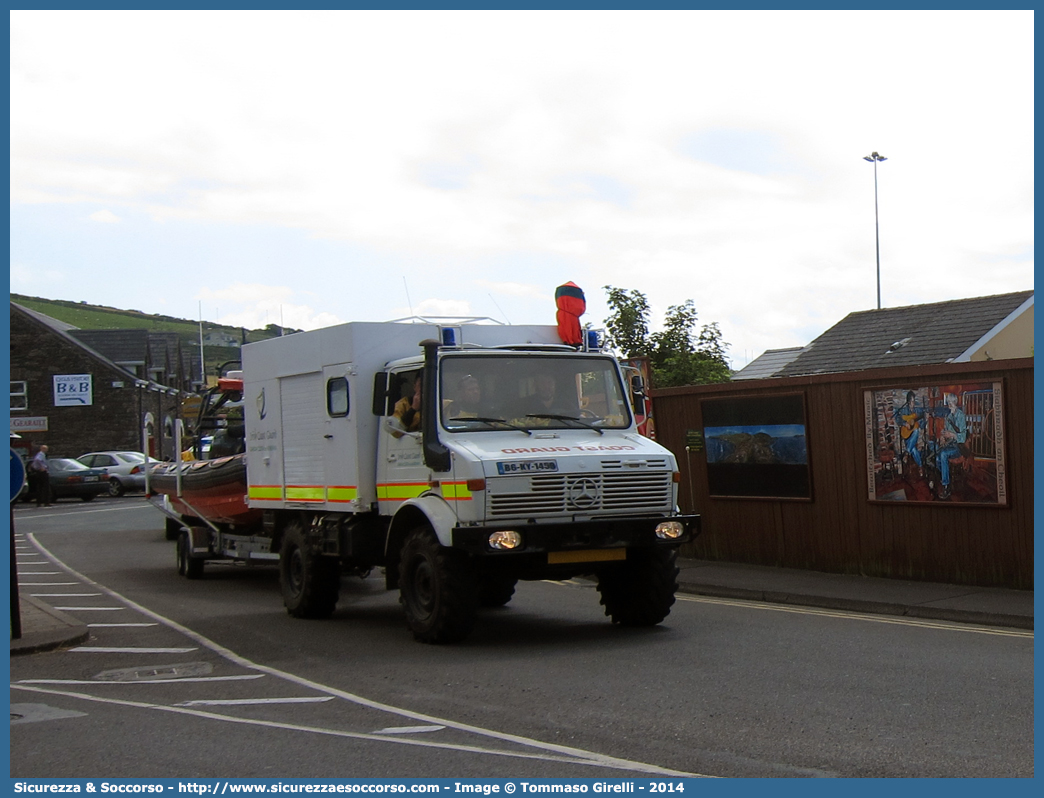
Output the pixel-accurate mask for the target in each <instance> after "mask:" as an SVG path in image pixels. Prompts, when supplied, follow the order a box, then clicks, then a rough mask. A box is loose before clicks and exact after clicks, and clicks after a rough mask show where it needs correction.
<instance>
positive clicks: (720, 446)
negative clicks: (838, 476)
mask: <svg viewBox="0 0 1044 798" xmlns="http://www.w3.org/2000/svg"><path fill="white" fill-rule="evenodd" d="M700 410H701V413H702V415H703V439H704V446H705V447H706V452H707V480H708V483H709V489H710V495H712V496H744V497H751V496H758V497H764V498H791V499H798V498H800V499H807V498H811V495H812V493H811V485H812V482H811V479H810V476H809V462H808V445H807V443H806V438H805V398H804V396H803V395H802V394H785V395H780V396H765V397H751V398H737V397H733V398H729V399H705V400H703V401H702V402H700Z"/></svg>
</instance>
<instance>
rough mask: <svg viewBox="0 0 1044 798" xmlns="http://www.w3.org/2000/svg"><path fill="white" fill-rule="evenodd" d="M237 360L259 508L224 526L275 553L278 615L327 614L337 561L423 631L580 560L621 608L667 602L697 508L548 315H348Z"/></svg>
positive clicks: (578, 566) (440, 638)
mask: <svg viewBox="0 0 1044 798" xmlns="http://www.w3.org/2000/svg"><path fill="white" fill-rule="evenodd" d="M242 366H243V368H242V371H243V391H242V402H243V416H244V424H245V446H246V460H247V481H248V487H247V503H248V504H249V506H250V507H251V508H253V509H256V510H259V511H261V513H260V515H261V518H262V521H261V522H260V524H259V526H258V528H257V529H249V530H237V529H229V530H225V532H227V533H228V534H231V535H239V536H241V537H249V539H250V540H251V541H257V540H266V541H268V545H269V550H270V552H272V553H273V554H274V553H276V552H278V554H279V560H280V570H281V581H282V587H283V594H284V603H285V604H286V606H287V609H288V611H290V612H291V614H294V615H300V616H312V617H321V616H325V615H329V614H330V613H332V611H333V609H334V606H335V604H336V601H337V591H338V589H339V588H338V583H339V580H340V578H341V576H342V575H343V574H345V573H352V572H355V573H365V572H367V571H368V570H369V569H371V568H374V567H381V568H383V569H384V573H385V580H386V585H387V587H389V588H398V589H399V590H400V591H401V594H402V603H403V605H404V608H405V610H406V615H407V622H408V625H409V626H410V628H411V629H412V631H413V632H414V634H415V636H416V637H417V638H418V639H420V640H424V641H427V642H444V641H450V640H457V639H460V638H462V637H463V636H464V635H466V634H467V633H468V631H469V630H470V628H471V623H472V621H473V618H474V615H475V612H476V610H477V609H478V607H480V606H483V605H486V606H491V605H497V604H504V603H506V602H507V601H508V600H509V599H510V597H511V594H512V592H513V590H514V586H515V583H516V582H517V581H518V580H519V579H545V578H567V577H571V576H577V575H581V574H590V575H592V576H593V577H595V578H596V579H597V580H598V585H599V590H600V592H601V595H602V603H603V604H605V605H606V614H607V615H609V616H610V617H611V618H612V619H613V620H614V621H615V622H619V623H623V624H627V625H643V624H650V623H658V622H659V621H660V620H662V619H663V617H665V616H666V615H667V613H668V612H669V608H670V605H671V603H673V601H674V590H675V588H676V583H675V579H676V574H677V568H676V565H675V557H676V550H677V548H678V546H679V545H680V544H681V543H683V542H685V541H687V540H690V539H691V538H692V537H693V536H694V535H695V534H697V533H698V531H699V519H698V517H697V516H682V515H680V514H679V512H678V510H677V489H678V482H677V480H678V469H677V465H676V463H675V460H674V457H673V455H672V454H671V453H670V452H669V451H667V450H666V449H664V448H663V447H662V446H659V445H658V444H657V443H655V442H654V441H652V440H649V439H648V438H645V437H643V436H642V435H640V434H638V432H637V428H636V426H635V420H634V416H633V414H632V412H631V407H630V396H629V393H628V390H629V388H628V387H627V386H626V385H625V383H624V381H623V379H622V375H621V372H620V368H619V365H618V364H617V362H616V361H615V359H613V358H612V357H611V356H610V355H608V354H605V353H602V352H599V351H597V350H596V349H593V348H592V349H581V350H578V349H577V348H574V347H568V346H563V345H562V344H561V341H560V339H559V338H558V335H557V330H556V328H555V327H553V326H544V325H532V326H508V325H491V324H463V325H448V326H447V325H436V324H403V323H367V322H353V323H349V324H343V325H339V326H336V327H330V328H325V329H321V330H315V331H311V332H303V333H295V334H292V335H288V336H285V337H282V338H276V339H271V340H269V341H264V342H258V343H253V344H247V345H245V346H244V347H243V350H242ZM196 548H197V549H198V548H199V547H198V546H197V547H196ZM225 550H226V551H227V547H225ZM211 553H214V552H211ZM196 554H197V556H198V552H196Z"/></svg>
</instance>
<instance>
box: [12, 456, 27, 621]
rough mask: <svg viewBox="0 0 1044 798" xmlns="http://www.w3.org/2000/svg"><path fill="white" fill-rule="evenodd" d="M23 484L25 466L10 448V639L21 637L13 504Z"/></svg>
mask: <svg viewBox="0 0 1044 798" xmlns="http://www.w3.org/2000/svg"><path fill="white" fill-rule="evenodd" d="M24 484H25V464H24V463H22V458H21V457H19V456H18V452H16V451H15V450H14V447H11V639H12V640H18V639H19V638H20V637H21V636H22V608H21V605H20V604H19V603H18V565H17V563H15V531H14V503H15V500H16V499H17V498H18V494H20V493H21V492H22V485H24Z"/></svg>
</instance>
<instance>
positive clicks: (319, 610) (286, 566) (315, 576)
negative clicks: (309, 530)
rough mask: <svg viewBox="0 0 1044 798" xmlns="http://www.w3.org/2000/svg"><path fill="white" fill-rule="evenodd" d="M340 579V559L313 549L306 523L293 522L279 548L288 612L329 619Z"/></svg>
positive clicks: (294, 614) (299, 615)
mask: <svg viewBox="0 0 1044 798" xmlns="http://www.w3.org/2000/svg"><path fill="white" fill-rule="evenodd" d="M340 582H341V572H340V569H339V566H338V562H337V560H335V559H333V558H331V557H323V556H321V555H320V554H317V553H316V552H314V551H310V550H309V547H308V544H307V540H306V538H305V533H304V526H303V524H301V522H299V521H295V522H293V523H292V524H290V525H289V526H288V527H287V528H286V532H285V533H284V535H283V545H282V546H281V548H280V550H279V587H280V589H281V590H282V592H283V605H284V606H285V607H286V611H287V612H288V613H290V615H292V616H294V617H295V618H329V617H330V615H331V614H332V613H333V611H334V608H335V607H336V606H337V594H338V592H339V590H340Z"/></svg>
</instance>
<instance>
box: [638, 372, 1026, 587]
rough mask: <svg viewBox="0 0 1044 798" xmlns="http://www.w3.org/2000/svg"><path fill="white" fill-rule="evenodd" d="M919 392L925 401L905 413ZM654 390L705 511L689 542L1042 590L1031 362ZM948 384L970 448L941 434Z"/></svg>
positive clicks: (843, 566) (696, 504) (663, 427)
mask: <svg viewBox="0 0 1044 798" xmlns="http://www.w3.org/2000/svg"><path fill="white" fill-rule="evenodd" d="M910 391H914V392H915V394H916V395H915V396H914V397H912V403H913V405H914V406H915V407H917V408H918V411H917V412H916V413H915V412H910V413H909V416H907V415H904V413H905V412H906V411H905V410H904V409H902V408H900V407H899V405H900V402H901V401H903V400H905V399H906V398H907V394H908V393H909V392H910ZM652 395H653V405H654V415H655V419H656V430H657V439H658V440H659V441H660V443H662V444H663V445H665V446H667V447H668V448H669V449H671V451H673V452H674V454H675V456H676V457H677V458H678V462H679V465H680V468H681V485H680V495H679V499H680V503H681V505H682V508H683V509H685V510H689V511H695V512H698V513H700V514H701V515H702V516H703V530H704V531H703V534H702V535H701V536H700V538H698V539H697V540H696V541H695V542H694V543H693V544H691V545H690V546H688V547H687V549H686V551H685V552H684V553H685V554H687V555H689V556H693V557H699V558H702V559H710V560H727V561H732V562H746V563H756V564H762V565H774V566H782V567H790V568H803V569H811V570H819V571H829V572H836V573H851V574H863V575H867V576H884V577H894V578H903V579H915V580H924V581H936V582H948V583H953V584H967V585H979V586H998V587H1009V588H1019V589H1027V590H1029V589H1032V588H1033V358H1024V359H1019V360H1001V361H988V362H976V363H951V364H945V365H940V366H919V367H916V368H901V369H878V370H873V371H861V372H846V373H840V374H828V375H815V376H809V377H793V378H787V379H763V380H748V381H736V382H732V383H726V384H723V385H701V386H692V387H686V388H667V389H662V390H654V391H653V392H652ZM953 396H957V397H958V399H959V401H960V404H961V407H962V409H963V411H964V413H965V417H966V419H967V430H968V433H967V440H966V441H965V442H964V443H963V444H962V445H961V447H960V451H958V450H957V449H956V448H955V446H949V444H950V441H949V439H948V438H947V435H946V433H945V432H944V431H943V429H944V427H945V425H946V419H947V417H949V418H951V419H953V418H956V415H955V414H954V411H953V408H952V406H950V407H948V404H949V403H950V402H951V401H953ZM705 416H706V421H707V423H706V424H705ZM903 419H910V420H909V421H904V420H903ZM951 423H952V422H951ZM761 427H764V428H765V429H766V430H767V432H762V433H761V434H758V433H759V429H760V428H761ZM914 428H919V429H917V431H916V434H915V433H914V431H913V430H914ZM773 436H776V437H773ZM784 436H793V437H790V438H787V440H784ZM799 436H800V437H799ZM802 438H803V440H802ZM910 438H914V439H915V440H916V443H915V444H912V443H908V441H909V440H910ZM784 443H785V444H787V447H789V449H788V448H787V447H784V446H783V444H784ZM946 448H950V452H949V455H944V454H943V453H942V452H943V450H944V449H946ZM802 449H803V455H804V462H803V463H802V462H801V460H802V452H801V450H802ZM915 450H916V451H917V454H916V455H915V454H914V451H915ZM781 453H782V454H781ZM918 458H919V459H920V460H921V462H920V463H917V462H915V460H916V459H918ZM944 460H946V461H947V462H946V465H944V464H943V461H944ZM947 468H948V469H949V476H950V479H951V482H952V485H946V486H944V485H943V484H942V478H943V472H944V471H945V470H946V469H947ZM951 489H952V492H951ZM744 494H747V495H744Z"/></svg>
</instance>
